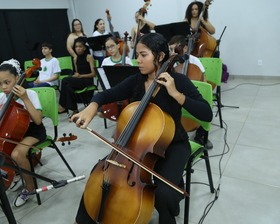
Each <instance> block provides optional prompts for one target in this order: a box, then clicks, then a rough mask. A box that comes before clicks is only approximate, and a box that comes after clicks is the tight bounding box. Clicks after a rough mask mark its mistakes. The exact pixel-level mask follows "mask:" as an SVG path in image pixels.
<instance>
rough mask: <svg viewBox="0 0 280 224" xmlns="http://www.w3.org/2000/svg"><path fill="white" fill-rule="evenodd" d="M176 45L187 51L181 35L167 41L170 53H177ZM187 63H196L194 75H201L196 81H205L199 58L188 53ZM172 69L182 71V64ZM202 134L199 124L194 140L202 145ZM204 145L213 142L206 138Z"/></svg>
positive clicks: (210, 147) (184, 39) (208, 145)
mask: <svg viewBox="0 0 280 224" xmlns="http://www.w3.org/2000/svg"><path fill="white" fill-rule="evenodd" d="M178 45H181V47H182V48H183V52H182V53H183V54H185V53H186V52H187V50H188V42H187V41H186V38H185V37H184V36H182V35H176V36H173V37H172V38H171V39H170V41H169V48H170V51H171V54H172V55H175V54H177V53H175V51H174V49H175V48H176V46H178ZM189 63H190V64H194V65H196V66H197V67H198V68H199V69H200V72H199V73H200V74H197V75H195V76H198V77H201V78H199V80H197V81H204V82H206V77H205V75H204V72H205V69H204V67H203V65H202V64H201V62H200V60H199V59H198V58H197V57H195V56H193V55H189ZM174 69H175V71H176V72H178V73H182V69H183V64H179V65H178V66H176V67H175V68H174ZM193 76H194V75H193ZM203 136H204V129H203V128H202V127H201V126H200V127H199V128H198V129H197V131H196V134H195V137H194V141H195V142H197V143H198V144H202V145H203V143H204V139H203ZM205 147H206V148H207V149H212V148H213V144H212V142H211V141H210V140H209V139H208V141H207V143H206V145H205Z"/></svg>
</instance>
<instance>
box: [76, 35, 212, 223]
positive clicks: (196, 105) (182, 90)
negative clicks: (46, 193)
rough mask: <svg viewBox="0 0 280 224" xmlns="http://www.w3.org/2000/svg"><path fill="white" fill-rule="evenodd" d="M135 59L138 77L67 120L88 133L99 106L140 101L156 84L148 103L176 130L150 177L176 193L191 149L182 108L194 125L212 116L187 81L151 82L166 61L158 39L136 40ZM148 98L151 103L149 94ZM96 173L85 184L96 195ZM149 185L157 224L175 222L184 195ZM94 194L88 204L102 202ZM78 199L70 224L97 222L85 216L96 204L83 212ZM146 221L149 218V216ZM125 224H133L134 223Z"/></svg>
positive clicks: (173, 76)
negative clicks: (94, 189) (123, 101)
mask: <svg viewBox="0 0 280 224" xmlns="http://www.w3.org/2000/svg"><path fill="white" fill-rule="evenodd" d="M136 55H137V62H138V65H139V70H140V73H137V74H135V75H133V76H129V77H128V78H127V79H125V80H124V81H122V82H121V83H119V84H118V85H116V86H114V87H112V88H110V89H108V90H106V91H104V92H101V93H98V94H96V95H94V97H93V98H92V100H91V103H90V104H89V106H88V107H87V108H85V109H84V110H83V111H82V112H80V113H78V114H75V115H74V116H73V117H72V118H71V120H72V121H74V120H75V121H76V125H77V126H78V127H81V128H83V129H84V128H87V126H88V125H89V123H90V122H91V120H92V119H93V118H94V116H95V114H96V112H97V109H98V108H99V107H100V106H102V105H104V104H107V103H111V102H116V101H120V100H124V99H130V98H133V101H140V100H141V99H142V98H143V96H144V95H145V93H147V90H148V89H149V87H150V86H151V84H155V82H156V83H158V84H160V87H159V86H157V87H156V89H155V90H156V93H157V94H156V96H153V97H152V98H153V99H152V101H153V103H154V104H156V105H157V106H158V107H159V108H160V109H161V110H162V111H164V112H165V113H166V114H169V115H170V116H171V118H172V120H174V125H175V127H174V126H172V128H169V125H168V128H169V129H168V130H169V133H170V132H171V129H173V127H174V129H175V131H174V132H173V133H174V136H173V135H172V136H171V138H172V140H171V142H170V143H168V144H166V145H168V146H166V147H167V148H166V150H165V157H164V158H163V157H160V158H159V159H157V161H156V164H155V167H154V171H155V172H156V173H158V174H159V175H161V176H162V177H164V178H166V179H167V180H169V181H170V182H172V183H173V184H175V185H177V186H179V187H180V188H184V181H183V178H182V175H183V172H184V167H185V164H186V162H187V161H188V158H189V156H190V153H191V148H190V144H189V141H188V133H187V132H186V131H185V130H184V128H183V126H182V124H181V110H182V107H183V108H185V109H186V110H187V111H190V112H191V113H192V114H193V116H195V117H197V118H198V119H200V120H203V121H208V122H210V121H211V120H212V117H213V113H212V110H211V108H210V106H209V104H208V103H207V101H205V100H204V99H203V98H202V96H201V94H200V93H199V92H198V90H197V88H196V87H195V86H194V85H193V83H192V82H191V81H190V80H189V78H188V77H187V76H185V75H182V74H179V73H174V72H170V73H168V72H163V73H161V74H159V75H158V77H157V78H156V79H155V77H156V75H157V73H158V72H159V71H160V69H161V67H162V65H163V64H164V63H165V62H166V61H167V60H168V58H169V48H168V43H167V42H166V40H165V38H164V37H163V36H162V35H161V34H158V33H150V34H146V35H144V36H142V37H141V38H140V39H139V42H138V43H137V46H136ZM152 86H154V85H152ZM145 96H146V95H145ZM148 98H150V96H149V94H148ZM152 117H153V115H152ZM149 118H150V117H149ZM150 119H152V118H150ZM153 122H154V121H151V122H149V125H150V126H149V125H147V127H144V128H143V129H142V130H141V131H143V133H144V132H145V130H147V129H151V128H152V127H153V126H154V125H155V124H154V123H153ZM140 134H141V133H140ZM149 137H150V136H149ZM147 138H148V137H147ZM124 147H125V146H124ZM160 148H162V147H160ZM164 148H165V147H164ZM105 159H107V158H105ZM97 167H98V166H96V167H95V168H94V169H93V171H92V174H91V175H93V176H92V177H90V178H93V180H94V181H92V182H91V184H96V186H98V189H100V184H101V185H102V181H103V177H104V175H105V176H106V171H104V172H102V170H100V169H99V168H98V170H95V169H97ZM101 169H102V168H101ZM120 170H123V169H120ZM95 171H97V172H95ZM99 171H100V172H99ZM96 173H100V174H101V178H99V177H97V178H95V175H94V174H96ZM132 173H133V171H132ZM97 175H98V174H97ZM115 175H117V174H115ZM128 175H130V174H129V172H128V173H127V174H126V175H125V177H124V178H125V179H124V182H127V178H128ZM118 178H121V177H118V176H117V178H116V179H118ZM98 180H101V181H98ZM154 183H155V184H156V185H157V188H156V189H155V192H154V194H155V204H154V206H155V208H156V209H157V211H158V213H159V222H158V223H160V224H175V223H176V219H175V216H177V215H179V213H180V205H179V202H180V201H181V200H182V199H183V198H184V195H182V194H181V193H179V192H178V191H176V190H174V189H173V188H172V187H170V186H168V185H167V184H166V183H164V182H162V181H160V180H159V179H158V178H156V177H155V178H154ZM91 184H89V186H87V187H89V188H91V186H90V185H91ZM112 187H113V186H112ZM129 187H132V186H129ZM118 192H122V191H114V193H116V194H117V193H118ZM114 193H111V192H110V190H109V194H108V197H112V196H110V195H112V194H114ZM94 194H96V192H90V195H91V196H92V198H94V199H96V198H99V197H100V200H101V196H100V195H94ZM131 197H132V195H129V196H128V195H127V194H126V195H125V197H124V198H123V200H130V199H131ZM83 198H84V197H82V200H81V203H80V206H79V209H78V213H77V216H76V220H75V223H78V224H84V223H88V224H95V223H97V222H96V219H98V218H97V217H93V219H94V220H93V219H92V218H91V217H90V214H89V213H88V212H92V211H93V209H94V211H93V212H95V211H97V213H98V211H99V210H100V207H99V206H98V205H97V206H96V205H95V204H90V205H88V207H87V203H84V200H83ZM116 198H118V197H117V196H116V197H113V199H116ZM152 198H153V197H152ZM87 199H88V198H87ZM116 203H117V204H116V209H118V208H119V209H122V204H118V202H116ZM119 203H120V202H119ZM145 209H146V207H145ZM110 212H111V210H109V211H108V210H107V208H106V207H105V208H104V209H103V210H102V212H101V213H100V216H101V218H104V219H105V218H107V217H108V216H110V214H111V213H110ZM151 212H152V211H151ZM151 212H149V213H148V214H151ZM128 213H129V212H126V214H127V216H129V215H130V214H128ZM115 214H117V215H118V211H116V212H115ZM124 218H125V217H120V216H118V218H117V219H118V222H119V223H129V221H127V220H126V221H125V222H122V219H124ZM136 218H137V217H136ZM148 218H150V217H149V216H148ZM114 221H115V220H114ZM114 221H112V222H111V223H114ZM130 223H135V222H134V220H133V221H132V222H130ZM145 223H146V222H145Z"/></svg>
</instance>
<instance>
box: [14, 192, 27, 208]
mask: <svg viewBox="0 0 280 224" xmlns="http://www.w3.org/2000/svg"><path fill="white" fill-rule="evenodd" d="M28 193H29V191H28V190H26V189H23V190H22V192H21V193H19V194H18V196H17V197H16V199H15V201H14V206H15V207H20V206H22V205H24V204H25V203H26V202H27V200H28V199H29V197H30V195H29V194H28Z"/></svg>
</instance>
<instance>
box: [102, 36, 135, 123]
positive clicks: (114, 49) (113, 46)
mask: <svg viewBox="0 0 280 224" xmlns="http://www.w3.org/2000/svg"><path fill="white" fill-rule="evenodd" d="M105 47H106V50H107V51H108V53H109V54H110V55H111V56H110V57H107V58H105V59H104V60H103V62H102V65H101V67H102V66H103V65H116V64H121V63H122V61H123V55H121V54H120V44H119V41H118V40H117V38H116V37H108V38H107V39H106V41H105ZM125 63H126V64H128V65H133V64H132V61H131V60H130V58H129V57H127V56H126V57H125ZM97 115H98V116H99V117H101V118H106V117H105V115H104V114H103V112H102V109H101V107H100V108H99V110H98V112H97Z"/></svg>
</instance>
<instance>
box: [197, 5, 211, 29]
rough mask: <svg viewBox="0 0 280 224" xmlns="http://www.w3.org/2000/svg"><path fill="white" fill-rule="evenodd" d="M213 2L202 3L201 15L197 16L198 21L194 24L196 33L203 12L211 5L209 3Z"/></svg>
mask: <svg viewBox="0 0 280 224" xmlns="http://www.w3.org/2000/svg"><path fill="white" fill-rule="evenodd" d="M212 1H213V0H206V1H205V2H204V4H203V7H202V10H201V13H200V15H199V17H198V21H197V24H196V28H195V29H196V32H198V29H199V27H200V25H201V17H203V16H204V12H205V10H206V9H208V6H209V5H211V2H212Z"/></svg>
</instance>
